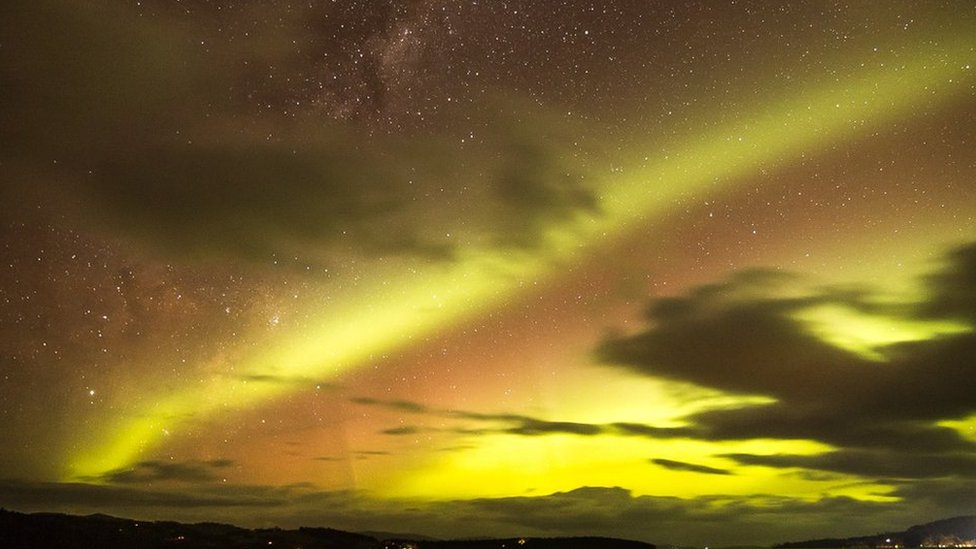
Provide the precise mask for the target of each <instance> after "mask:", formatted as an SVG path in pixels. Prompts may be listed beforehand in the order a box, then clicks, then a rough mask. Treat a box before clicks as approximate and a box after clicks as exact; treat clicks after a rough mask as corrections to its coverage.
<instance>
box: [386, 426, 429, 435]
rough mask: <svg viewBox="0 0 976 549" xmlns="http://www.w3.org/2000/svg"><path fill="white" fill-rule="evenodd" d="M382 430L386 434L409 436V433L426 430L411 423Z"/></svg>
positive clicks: (413, 433) (414, 433)
mask: <svg viewBox="0 0 976 549" xmlns="http://www.w3.org/2000/svg"><path fill="white" fill-rule="evenodd" d="M380 432H381V433H383V434H384V435H393V436H407V435H416V434H418V433H422V432H424V429H423V428H421V427H413V426H410V425H405V426H403V427H393V428H390V429H383V430H382V431H380Z"/></svg>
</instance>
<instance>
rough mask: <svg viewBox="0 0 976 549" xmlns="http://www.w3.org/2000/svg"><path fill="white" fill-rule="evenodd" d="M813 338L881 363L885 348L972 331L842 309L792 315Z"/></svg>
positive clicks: (832, 307) (953, 325)
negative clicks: (805, 327) (806, 327)
mask: <svg viewBox="0 0 976 549" xmlns="http://www.w3.org/2000/svg"><path fill="white" fill-rule="evenodd" d="M795 318H796V319H797V320H799V321H801V322H803V323H805V324H806V325H807V326H808V327H809V329H810V331H811V332H813V334H814V335H816V336H817V337H819V338H820V339H822V340H823V341H825V342H827V343H830V344H831V345H834V346H836V347H838V348H841V349H844V350H845V351H849V352H851V353H853V354H855V355H857V356H859V357H861V358H864V359H867V360H871V361H875V362H884V361H885V360H887V358H888V357H887V356H886V355H885V352H884V350H885V347H888V346H890V345H894V344H896V343H907V342H911V341H926V340H929V339H934V338H938V337H941V336H947V335H952V334H963V333H968V332H971V331H973V327H972V326H969V325H967V324H964V323H961V322H955V321H949V320H919V319H912V318H900V317H892V316H884V315H875V314H870V313H867V312H864V311H859V310H856V309H854V308H851V307H848V306H843V305H818V306H816V307H811V308H809V309H805V310H803V311H801V312H799V313H797V314H796V315H795Z"/></svg>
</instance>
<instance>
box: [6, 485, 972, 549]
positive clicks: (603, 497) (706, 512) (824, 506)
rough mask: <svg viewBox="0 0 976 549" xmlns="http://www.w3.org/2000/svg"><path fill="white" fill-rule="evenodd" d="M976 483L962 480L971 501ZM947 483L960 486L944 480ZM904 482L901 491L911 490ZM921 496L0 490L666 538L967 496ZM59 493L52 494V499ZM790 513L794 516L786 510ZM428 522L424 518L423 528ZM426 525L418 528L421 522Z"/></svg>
mask: <svg viewBox="0 0 976 549" xmlns="http://www.w3.org/2000/svg"><path fill="white" fill-rule="evenodd" d="M973 488H974V485H973V484H972V483H969V484H966V485H960V486H958V487H957V488H956V489H955V490H954V492H956V493H962V492H963V491H964V490H967V489H968V490H969V492H968V503H972V494H973V493H976V492H974V491H973ZM945 489H946V490H945V491H946V492H948V491H953V490H951V489H950V488H949V487H948V486H946V487H945ZM910 493H912V492H910V491H906V492H905V495H909V494H910ZM912 495H915V496H917V499H916V503H919V504H922V505H924V506H925V508H927V509H930V510H931V511H930V512H931V514H930V515H924V516H923V515H920V514H919V513H918V510H917V508H916V507H914V506H907V505H900V504H891V503H878V502H861V501H855V500H852V499H849V498H843V497H838V498H823V499H820V500H818V501H804V500H800V499H792V498H783V497H772V496H763V495H756V496H752V497H750V498H727V497H699V498H693V499H681V498H673V497H654V496H637V495H634V494H632V493H631V492H629V491H628V490H626V489H623V488H619V487H580V488H578V489H576V490H571V491H568V492H559V493H553V494H547V495H538V496H519V497H504V498H481V499H472V500H456V501H442V502H433V503H432V502H420V501H417V502H409V504H408V505H407V504H405V503H407V502H402V501H401V502H395V503H391V502H384V501H381V500H375V499H371V498H370V497H369V496H368V494H362V493H357V492H348V491H321V490H316V489H314V488H312V487H310V486H286V487H274V488H272V487H266V486H227V485H220V484H218V485H203V486H200V487H199V489H196V490H194V491H193V492H192V493H185V492H177V491H161V490H158V489H144V488H137V487H119V486H99V485H90V484H54V483H24V482H16V481H3V482H0V500H2V501H4V505H5V506H8V507H10V508H12V509H16V510H22V511H33V510H44V511H65V512H71V511H72V510H73V509H76V508H83V509H85V510H86V512H92V511H93V510H95V511H98V512H104V513H111V514H117V515H125V516H133V515H135V518H139V517H140V516H142V515H147V514H148V515H151V516H154V517H160V518H162V519H171V520H185V521H196V520H197V517H198V516H199V515H198V513H199V512H200V510H201V509H206V510H207V513H208V516H209V517H212V518H213V520H217V521H222V522H228V523H232V524H238V525H243V526H251V527H269V526H282V527H297V526H328V527H333V528H340V529H345V530H353V531H357V530H358V531H367V530H381V531H401V532H411V533H417V534H429V533H436V532H438V531H441V532H443V531H448V532H451V533H452V534H453V535H455V536H458V537H467V536H523V535H525V536H565V535H602V536H610V537H618V538H629V539H640V540H646V541H649V542H652V543H658V544H666V543H675V544H694V545H700V546H704V545H714V544H741V543H751V544H756V543H765V544H769V543H775V542H781V541H788V540H795V539H810V538H815V537H821V536H822V534H823V533H824V532H836V533H838V534H839V535H857V534H864V533H871V532H875V531H885V530H889V529H892V528H898V527H901V526H904V527H907V526H909V525H912V524H916V523H919V522H923V521H925V520H930V519H934V518H941V517H942V516H944V515H945V514H946V513H949V512H950V509H951V508H950V507H947V505H950V504H960V503H962V502H963V500H965V499H966V497H967V496H963V497H961V498H958V497H953V496H951V495H949V494H948V493H946V496H945V497H944V499H943V500H942V501H938V500H936V499H932V498H931V495H929V494H925V493H920V492H914V493H912ZM52 502H56V503H52ZM783 517H790V518H789V520H783ZM419 525H423V526H419ZM418 527H419V528H421V531H418Z"/></svg>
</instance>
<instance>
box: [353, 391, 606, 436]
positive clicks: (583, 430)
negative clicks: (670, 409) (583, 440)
mask: <svg viewBox="0 0 976 549" xmlns="http://www.w3.org/2000/svg"><path fill="white" fill-rule="evenodd" d="M351 400H352V402H355V403H357V404H364V405H367V406H379V407H384V408H389V409H392V410H396V411H402V412H409V413H413V414H420V415H430V416H434V417H438V418H446V419H460V420H468V421H472V422H475V423H476V424H478V425H479V426H478V427H474V428H471V427H467V426H465V427H457V428H451V429H432V430H447V431H451V432H455V433H460V434H467V435H485V434H499V433H504V434H511V435H522V436H543V435H551V434H570V435H582V436H592V435H599V434H601V433H605V432H607V429H606V427H604V426H602V425H597V424H593V423H577V422H572V421H549V420H544V419H539V418H534V417H530V416H525V415H520V414H486V413H480V412H470V411H463V410H440V409H433V408H428V407H427V406H424V405H423V404H420V403H417V402H412V401H405V400H380V399H374V398H368V397H356V398H353V399H351ZM499 424H500V425H499ZM483 425H486V426H483ZM421 430H423V428H421V427H415V426H407V427H403V426H401V427H393V428H390V429H385V430H383V431H381V432H382V433H383V434H387V435H410V434H416V433H418V432H420V431H421Z"/></svg>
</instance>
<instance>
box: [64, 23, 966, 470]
mask: <svg viewBox="0 0 976 549" xmlns="http://www.w3.org/2000/svg"><path fill="white" fill-rule="evenodd" d="M971 36H972V33H969V32H965V33H963V34H962V35H958V36H955V37H952V36H949V37H943V41H942V44H943V45H941V46H939V47H937V48H936V47H933V46H931V45H929V46H925V45H919V47H918V48H917V49H916V50H915V51H914V53H913V58H912V59H911V60H910V61H906V62H904V63H901V61H900V60H897V61H898V63H895V62H894V61H896V60H894V59H893V60H892V61H893V62H892V64H891V66H890V67H882V68H879V69H874V70H865V71H864V72H862V73H860V74H853V75H847V76H846V77H845V78H841V79H839V80H838V81H837V82H836V83H835V84H831V85H828V86H826V87H824V86H821V87H818V88H817V89H813V90H810V91H807V92H804V93H801V94H799V95H797V96H794V97H786V98H783V99H781V100H780V101H778V102H776V103H774V104H773V105H771V106H768V107H767V106H764V105H757V106H756V108H755V109H754V110H753V111H752V112H749V113H746V114H744V115H742V116H740V117H739V120H738V121H737V122H736V123H732V124H727V125H722V126H719V127H715V128H712V129H711V130H709V131H706V132H705V133H704V134H703V135H700V136H696V137H695V138H694V139H691V140H689V141H687V142H684V143H678V144H676V145H675V146H674V147H673V150H674V151H675V152H674V153H673V154H671V155H670V156H669V157H668V158H662V159H652V160H650V161H648V162H642V163H639V165H638V166H636V167H634V168H632V169H629V170H625V172H624V175H623V176H620V177H619V178H615V179H613V180H608V181H605V182H604V184H603V185H602V186H601V187H600V188H599V194H600V196H601V200H600V208H601V212H602V213H601V215H599V216H594V217H589V218H585V217H582V216H579V217H577V218H575V219H572V220H569V221H566V222H563V223H560V224H555V225H553V226H551V227H549V228H548V230H547V231H545V237H546V238H545V244H544V246H543V247H542V249H541V250H538V251H533V253H527V252H523V253H513V252H512V250H510V249H504V250H494V249H468V250H464V251H463V252H462V254H461V257H460V258H459V259H458V260H457V261H456V262H455V263H452V264H450V265H446V266H430V265H424V266H421V267H420V268H419V270H418V272H416V273H414V274H404V273H401V274H400V275H398V276H396V277H395V278H394V279H393V280H392V281H391V282H389V284H387V283H386V282H387V281H386V280H385V279H384V278H383V277H380V276H378V277H377V278H376V280H374V281H373V282H367V283H363V284H361V285H360V286H359V287H358V291H356V292H353V293H351V294H350V295H349V296H348V297H347V300H346V301H344V302H343V303H341V304H337V305H336V306H335V307H330V309H329V310H328V311H308V314H309V315H310V316H311V317H312V318H313V319H317V320H313V321H312V322H310V323H309V325H308V326H306V327H304V328H303V329H301V330H296V331H295V333H292V334H290V335H289V336H288V337H283V338H280V339H277V340H274V341H269V342H267V348H266V349H265V350H264V351H262V352H259V353H256V354H255V355H253V356H250V357H246V358H243V359H242V361H241V364H240V367H239V368H237V369H236V370H235V371H236V373H237V374H238V375H240V376H241V377H240V378H228V377H226V376H215V377H214V379H212V380H210V381H208V382H206V383H205V384H204V385H203V386H202V387H201V386H194V387H192V388H190V389H183V390H180V389H177V390H173V391H170V392H167V393H164V394H162V395H161V396H160V397H159V398H158V399H157V400H156V401H155V402H153V403H151V404H148V405H146V406H143V407H141V408H139V409H138V411H137V412H135V413H134V414H132V415H131V416H129V417H122V418H118V419H117V420H116V421H114V422H112V423H110V424H106V425H103V426H102V429H101V432H97V433H84V437H85V440H87V441H93V442H89V443H86V444H85V449H84V450H83V451H79V452H78V453H76V454H75V455H72V456H69V463H68V464H67V469H68V470H67V472H66V474H65V478H66V479H69V480H78V479H84V480H93V479H95V480H97V479H99V478H101V477H103V476H104V475H106V474H107V473H110V472H111V471H114V470H118V469H123V468H126V467H130V466H131V465H133V464H134V463H135V462H137V461H138V460H139V459H140V458H141V457H142V456H143V455H144V454H145V453H147V452H149V451H151V450H152V449H153V448H154V447H156V446H157V445H158V444H159V441H160V440H161V439H162V438H163V437H164V436H165V434H164V432H165V431H164V429H165V430H169V432H173V433H178V431H179V428H178V427H179V426H181V425H185V424H187V423H188V422H191V421H192V420H193V418H195V417H200V416H206V415H209V414H212V413H215V412H226V411H231V410H240V409H242V408H246V407H250V406H254V405H258V404H261V403H263V402H266V401H268V400H270V399H273V398H277V397H281V396H283V395H285V394H287V393H289V392H290V391H292V390H293V387H294V385H293V384H292V383H289V382H288V381H289V380H292V381H295V380H301V379H303V378H310V377H311V378H326V379H327V378H329V377H336V376H340V375H342V373H343V372H346V371H348V370H350V369H352V368H356V367H359V366H361V365H362V364H363V363H364V362H366V361H367V360H368V359H369V358H370V357H371V356H373V355H374V354H378V353H383V352H385V351H388V350H390V349H393V348H396V347H398V346H403V345H406V344H408V343H410V342H411V341H414V340H415V339H419V338H423V337H425V336H427V335H430V334H434V333H436V332H437V331H438V330H441V329H444V328H446V327H448V326H450V325H451V324H454V323H457V322H462V321H463V320H464V319H467V318H470V317H472V316H474V315H476V314H477V313H478V312H479V311H482V310H485V309H490V308H494V307H497V306H499V305H500V304H502V303H503V302H505V301H506V300H509V299H512V298H513V297H515V296H516V295H518V294H519V293H521V292H522V291H523V287H525V286H531V285H525V284H523V283H524V282H526V281H530V280H531V281H535V280H538V279H544V278H549V277H553V276H555V275H556V274H558V273H557V271H558V269H556V268H554V267H555V266H558V265H563V264H565V263H566V262H569V261H574V260H576V259H578V258H579V257H580V256H581V255H582V254H584V253H586V252H587V251H588V250H590V249H592V248H594V247H595V246H596V245H597V244H600V243H605V242H606V240H608V239H615V238H619V237H621V236H623V235H624V234H625V233H626V232H627V231H628V230H630V229H633V228H634V227H636V226H640V225H641V224H642V223H646V222H648V221H652V220H654V219H655V218H656V217H657V216H658V215H659V214H660V213H662V212H664V211H666V210H669V209H670V208H673V206H674V204H675V203H677V202H680V201H682V200H685V199H687V198H688V197H689V196H692V195H699V196H700V195H703V194H704V195H707V194H708V193H715V192H718V191H720V190H721V189H722V188H723V187H728V186H730V185H731V184H732V183H733V182H734V181H735V180H736V179H737V178H739V177H741V176H744V175H747V174H749V173H751V172H752V171H754V170H758V169H763V168H770V167H775V166H777V165H781V164H783V163H785V162H786V161H788V160H790V159H793V158H795V157H797V156H798V155H800V154H801V153H804V152H808V151H809V152H816V151H817V150H819V149H820V148H822V147H823V146H825V145H827V144H836V143H839V142H843V141H845V140H853V139H855V138H857V137H860V136H863V135H866V134H868V133H869V132H870V131H871V130H872V129H873V128H877V127H880V126H883V125H884V124H886V123H888V122H891V121H893V120H897V119H899V118H901V117H905V116H911V115H912V114H913V112H912V111H913V109H914V108H915V105H916V104H917V103H918V102H919V101H921V100H923V99H925V100H928V101H932V100H933V99H932V98H933V96H938V98H939V99H942V100H948V99H949V98H951V97H953V96H954V95H955V94H959V93H963V92H965V91H966V90H968V89H969V88H968V87H967V86H968V82H969V80H970V79H971V78H972V71H969V70H968V69H967V68H966V67H967V66H968V65H969V64H971V63H973V58H974V57H976V54H974V51H973V46H972V39H971ZM269 376H270V377H271V378H278V379H280V380H281V382H253V381H252V382H250V383H248V382H247V381H246V380H247V379H248V378H251V379H256V378H268V377H269Z"/></svg>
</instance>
